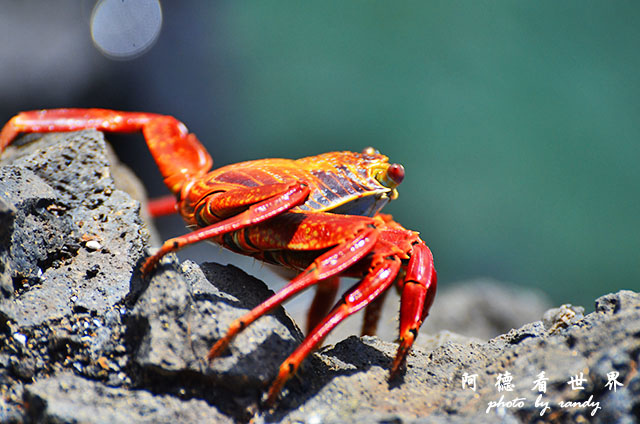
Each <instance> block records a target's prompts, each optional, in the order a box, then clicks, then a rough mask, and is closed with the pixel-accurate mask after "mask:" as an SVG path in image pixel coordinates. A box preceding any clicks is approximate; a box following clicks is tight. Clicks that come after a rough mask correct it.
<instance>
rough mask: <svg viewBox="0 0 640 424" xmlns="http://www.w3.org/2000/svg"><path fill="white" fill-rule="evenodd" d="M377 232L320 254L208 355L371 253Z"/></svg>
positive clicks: (367, 232)
mask: <svg viewBox="0 0 640 424" xmlns="http://www.w3.org/2000/svg"><path fill="white" fill-rule="evenodd" d="M377 237H378V232H377V230H375V229H373V228H372V229H368V230H365V231H363V232H361V233H360V234H359V235H358V236H357V237H355V238H354V239H353V240H351V241H350V242H349V243H345V244H344V245H340V246H337V247H335V248H333V249H331V250H329V251H328V252H326V253H325V254H323V255H320V256H319V257H318V258H317V259H316V260H315V261H314V262H313V263H312V264H311V265H310V266H309V267H308V268H307V269H306V270H304V271H303V272H301V273H300V274H299V275H298V276H297V277H296V278H294V279H293V280H291V282H290V283H289V284H288V285H287V286H286V287H285V288H283V289H282V290H280V291H279V292H278V293H276V294H274V295H273V296H271V297H270V298H269V299H267V300H265V301H264V302H262V303H261V304H260V305H258V306H256V307H255V308H254V309H253V310H251V311H250V312H248V313H247V314H245V315H244V316H242V317H240V318H238V319H236V320H235V321H233V322H232V323H231V325H230V326H229V329H228V330H227V334H225V336H224V337H223V338H221V339H219V340H218V341H217V342H216V343H215V344H214V345H213V347H212V348H211V350H210V351H209V354H208V355H207V359H208V360H209V361H211V360H212V359H213V358H215V357H217V356H219V355H220V354H221V353H222V352H223V351H224V350H225V349H226V348H227V346H229V343H230V342H231V340H232V339H233V338H234V337H235V336H236V335H237V334H238V333H239V332H240V331H242V330H243V329H244V328H245V327H246V326H247V325H249V324H251V323H252V322H253V321H255V320H256V319H258V318H260V317H261V316H262V315H264V314H266V313H268V312H269V311H271V310H272V309H273V308H275V307H276V306H278V305H280V304H281V303H282V302H284V301H285V300H287V299H289V298H290V297H292V296H294V295H295V294H297V293H299V292H300V291H302V290H304V289H305V288H307V287H309V286H311V285H313V284H316V283H317V282H318V281H321V280H326V279H328V278H331V277H333V276H335V275H337V274H339V273H340V272H342V271H344V270H345V269H347V268H348V267H350V266H351V265H353V264H354V263H356V262H358V261H359V260H360V259H362V258H363V257H364V256H365V255H366V254H368V253H369V252H370V251H371V249H372V248H373V246H374V245H375V243H376V241H377Z"/></svg>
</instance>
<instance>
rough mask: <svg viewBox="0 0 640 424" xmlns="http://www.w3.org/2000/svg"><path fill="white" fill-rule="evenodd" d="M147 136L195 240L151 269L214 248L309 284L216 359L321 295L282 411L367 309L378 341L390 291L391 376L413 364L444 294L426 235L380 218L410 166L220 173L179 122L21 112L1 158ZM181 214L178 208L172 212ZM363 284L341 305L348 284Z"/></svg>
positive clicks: (359, 161) (173, 244)
mask: <svg viewBox="0 0 640 424" xmlns="http://www.w3.org/2000/svg"><path fill="white" fill-rule="evenodd" d="M87 128H95V129H98V130H101V131H112V132H134V131H142V133H143V134H144V137H145V139H146V141H147V145H148V147H149V150H150V151H151V154H152V156H153V158H154V159H155V161H156V163H157V165H158V167H159V168H160V172H161V173H162V175H163V177H164V181H165V183H166V185H167V187H169V189H170V190H171V192H172V193H173V194H174V195H175V196H176V199H177V205H176V208H177V210H178V212H179V213H180V214H181V215H182V217H183V218H184V220H185V221H186V223H187V226H189V227H190V228H191V229H193V231H192V232H190V233H188V234H185V235H183V236H180V237H176V238H173V239H170V240H168V241H166V242H165V243H164V244H163V245H162V247H161V248H160V249H159V250H158V252H157V253H155V254H154V255H152V256H151V257H149V258H148V259H147V260H146V262H145V263H144V265H143V267H142V273H143V275H145V276H147V275H149V274H150V273H151V272H153V269H154V267H155V266H156V265H157V264H158V261H159V260H160V259H161V258H162V257H163V256H164V255H165V254H167V253H169V252H173V251H176V250H178V249H180V248H181V247H183V246H185V245H188V244H191V243H196V242H198V241H201V240H209V241H213V242H215V243H218V244H220V245H222V246H224V247H226V248H228V249H230V250H233V251H235V252H238V253H242V254H244V255H250V256H253V257H255V258H258V259H260V260H263V261H265V262H269V263H273V264H278V265H282V266H285V267H288V268H292V269H294V270H296V271H300V273H299V274H298V275H297V277H295V278H294V279H293V280H291V282H290V283H289V284H288V285H287V286H285V287H284V288H283V289H282V290H280V291H279V292H278V293H276V294H274V295H273V296H271V297H270V298H269V299H267V300H265V301H264V302H263V303H262V304H260V305H259V306H257V307H256V308H255V309H253V310H252V311H250V312H249V313H247V314H246V315H244V316H242V317H240V318H238V319H236V320H235V321H234V322H233V323H232V324H231V326H230V327H229V330H228V332H227V334H226V335H225V336H224V337H223V338H221V339H220V340H218V341H217V342H216V343H215V344H214V346H213V347H212V348H211V350H210V351H209V354H208V355H207V358H208V359H209V360H213V359H214V358H215V357H217V356H219V355H220V354H221V353H222V352H223V351H224V350H225V348H226V347H227V346H228V345H229V343H230V342H231V340H232V339H233V337H234V336H235V335H236V334H238V333H239V332H240V331H242V330H243V329H244V328H245V327H246V326H247V325H249V324H251V323H252V322H253V321H255V320H256V319H257V318H259V317H260V316H262V315H264V314H266V313H267V312H269V311H271V310H272V309H273V308H275V307H276V306H278V305H280V304H281V303H282V302H284V301H285V300H287V299H289V298H290V297H292V296H293V295H295V294H296V293H298V292H300V291H301V290H304V289H306V288H307V287H309V286H311V285H317V287H318V288H317V291H316V295H315V298H314V301H313V303H312V306H311V309H310V311H309V318H308V326H307V327H308V329H309V332H308V335H307V337H306V338H305V340H304V341H303V342H302V344H301V345H300V346H299V347H298V348H297V349H296V350H295V351H294V352H293V353H292V354H291V355H290V356H289V357H288V358H287V359H286V360H285V362H284V363H283V364H282V365H281V366H280V371H279V374H278V376H277V377H276V379H275V381H274V382H273V383H272V385H271V388H270V389H269V393H268V397H267V404H268V405H272V404H273V403H274V402H275V400H276V398H277V396H278V394H279V393H280V391H281V389H282V387H283V385H284V384H285V382H286V381H287V380H288V379H289V378H291V376H293V375H294V374H295V373H296V370H297V369H298V367H299V366H300V364H301V362H302V361H303V360H304V359H305V358H306V357H307V356H308V355H309V354H310V353H311V352H312V351H313V349H314V348H316V347H317V346H318V345H319V344H320V343H321V342H322V340H323V339H324V338H325V337H326V336H327V334H329V332H331V330H332V329H333V328H334V327H335V326H336V325H338V324H339V323H340V322H341V321H342V320H343V319H345V318H346V317H347V316H349V315H351V314H353V313H355V312H357V311H358V310H360V309H362V308H363V307H365V306H366V311H365V319H364V324H363V329H362V333H363V334H373V333H374V332H375V329H376V326H377V321H378V317H379V313H380V308H381V306H382V299H383V298H384V294H385V292H386V290H387V289H388V288H389V287H390V286H391V285H392V284H393V283H394V282H395V283H396V285H397V287H398V289H399V291H400V293H401V306H400V337H399V347H398V351H397V353H396V356H395V359H394V361H393V364H392V366H391V376H393V375H394V374H395V373H396V372H397V371H398V369H399V368H400V366H401V365H402V364H403V362H404V360H405V358H406V356H407V353H408V352H409V350H410V348H411V345H412V344H413V342H414V340H415V338H416V337H417V335H418V330H419V328H420V325H421V324H422V322H423V321H424V319H425V318H426V317H427V315H428V312H429V309H430V307H431V304H432V303H433V299H434V297H435V294H436V286H437V284H436V280H437V277H436V271H435V268H434V264H433V256H432V254H431V251H430V250H429V248H428V247H427V246H426V245H425V243H424V242H423V241H422V240H421V239H420V238H419V237H418V233H416V232H414V231H410V230H407V229H405V228H403V227H402V226H401V225H400V224H398V223H396V222H395V221H393V220H392V218H391V216H390V215H385V214H380V213H379V211H380V209H381V208H382V207H383V206H384V205H385V204H386V203H387V202H388V201H389V200H392V199H395V198H396V197H397V196H398V192H397V190H396V187H397V186H398V184H400V183H401V182H402V179H403V177H404V168H403V167H402V165H398V164H389V163H388V158H387V157H386V156H383V155H381V154H379V153H378V152H377V151H376V150H374V149H373V148H367V149H365V150H364V151H363V152H362V153H354V152H332V153H325V154H322V155H318V156H311V157H307V158H302V159H298V160H288V159H263V160H255V161H249V162H241V163H237V164H233V165H228V166H224V167H222V168H219V169H216V170H213V171H210V168H211V167H212V165H213V160H212V159H211V156H209V154H208V153H207V151H206V150H205V149H204V147H203V146H202V145H201V144H200V142H199V141H198V139H197V138H196V136H195V135H193V134H189V133H188V132H187V128H186V127H185V125H184V124H183V123H181V122H180V121H178V120H176V119H175V118H173V117H171V116H163V115H157V114H152V113H138V112H116V111H111V110H105V109H54V110H41V111H31V112H22V113H20V114H18V115H16V116H15V117H13V118H12V119H11V120H10V121H9V122H8V123H7V124H6V125H5V126H4V128H3V129H2V132H1V133H0V152H1V151H2V150H3V149H4V148H5V147H6V146H7V145H8V144H9V143H11V141H12V140H13V139H14V138H15V137H16V135H17V134H18V133H21V132H54V131H75V130H82V129H87ZM174 204H175V203H174ZM339 276H350V277H357V278H359V279H360V280H359V282H358V283H357V284H355V285H354V286H353V287H351V288H350V289H349V290H348V291H347V292H346V293H345V294H344V295H343V296H342V298H341V299H340V300H339V301H338V303H337V304H335V305H333V303H334V300H335V296H336V293H337V290H338V277H339Z"/></svg>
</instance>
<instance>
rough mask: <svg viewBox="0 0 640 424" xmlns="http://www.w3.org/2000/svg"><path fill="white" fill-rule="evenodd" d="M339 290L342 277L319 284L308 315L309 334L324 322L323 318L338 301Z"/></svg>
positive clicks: (331, 278)
mask: <svg viewBox="0 0 640 424" xmlns="http://www.w3.org/2000/svg"><path fill="white" fill-rule="evenodd" d="M339 288H340V277H337V276H334V277H329V278H327V279H325V280H322V281H319V282H318V284H317V285H316V294H315V296H314V297H313V302H311V307H310V308H309V313H308V314H307V334H309V333H310V332H311V330H313V329H314V328H315V327H316V326H317V325H318V323H320V321H322V318H324V317H326V316H327V314H328V313H329V311H330V310H331V307H332V306H333V302H335V300H336V296H337V294H338V289H339Z"/></svg>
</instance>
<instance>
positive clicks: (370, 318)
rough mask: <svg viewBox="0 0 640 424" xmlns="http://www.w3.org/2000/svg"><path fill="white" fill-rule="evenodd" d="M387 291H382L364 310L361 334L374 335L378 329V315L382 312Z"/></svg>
mask: <svg viewBox="0 0 640 424" xmlns="http://www.w3.org/2000/svg"><path fill="white" fill-rule="evenodd" d="M387 293H389V292H388V291H386V292H384V293H382V294H381V295H380V296H378V298H377V299H376V300H374V301H373V302H371V303H369V304H368V305H367V308H366V309H365V310H364V319H363V320H362V331H361V333H360V334H362V335H363V336H375V334H376V331H377V330H378V322H379V321H380V315H381V313H382V306H383V305H384V300H385V299H386V298H387Z"/></svg>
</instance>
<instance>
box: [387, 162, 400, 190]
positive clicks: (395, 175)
mask: <svg viewBox="0 0 640 424" xmlns="http://www.w3.org/2000/svg"><path fill="white" fill-rule="evenodd" d="M387 178H389V179H390V180H391V181H393V182H394V183H395V185H399V184H400V183H401V182H402V180H404V166H402V165H400V164H399V163H392V164H391V165H389V168H387Z"/></svg>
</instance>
